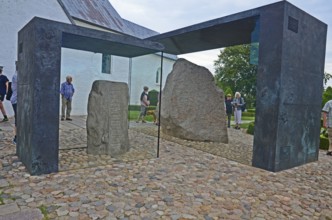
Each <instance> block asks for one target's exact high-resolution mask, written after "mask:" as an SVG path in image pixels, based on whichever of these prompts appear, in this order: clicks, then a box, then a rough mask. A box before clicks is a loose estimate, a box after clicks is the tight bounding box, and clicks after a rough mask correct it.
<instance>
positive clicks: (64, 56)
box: [59, 48, 129, 115]
mask: <svg viewBox="0 0 332 220" xmlns="http://www.w3.org/2000/svg"><path fill="white" fill-rule="evenodd" d="M111 63H112V65H111V74H105V73H102V71H101V69H102V54H100V53H93V52H87V51H80V50H73V49H68V48H62V49H61V83H62V82H65V81H66V76H67V75H71V76H72V77H73V85H74V88H75V94H74V97H73V103H72V115H87V105H88V98H89V93H90V91H91V88H92V83H93V82H94V81H95V80H110V81H115V82H126V83H127V82H128V73H129V58H125V57H116V56H112V58H111ZM59 90H60V88H59ZM60 109H61V105H60Z"/></svg>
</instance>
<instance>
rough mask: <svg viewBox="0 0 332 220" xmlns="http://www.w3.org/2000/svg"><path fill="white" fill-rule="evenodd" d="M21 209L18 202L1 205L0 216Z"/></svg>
mask: <svg viewBox="0 0 332 220" xmlns="http://www.w3.org/2000/svg"><path fill="white" fill-rule="evenodd" d="M19 211H20V209H19V207H18V206H17V204H16V203H10V204H5V205H0V216H6V215H9V214H12V213H15V212H19Z"/></svg>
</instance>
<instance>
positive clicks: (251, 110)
mask: <svg viewBox="0 0 332 220" xmlns="http://www.w3.org/2000/svg"><path fill="white" fill-rule="evenodd" d="M247 112H251V113H256V109H254V108H250V109H247Z"/></svg>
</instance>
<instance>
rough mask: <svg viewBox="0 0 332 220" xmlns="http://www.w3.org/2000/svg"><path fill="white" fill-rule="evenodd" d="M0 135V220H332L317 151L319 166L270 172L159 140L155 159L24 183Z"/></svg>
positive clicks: (331, 167) (329, 187)
mask: <svg viewBox="0 0 332 220" xmlns="http://www.w3.org/2000/svg"><path fill="white" fill-rule="evenodd" d="M151 127H152V126H151ZM0 128H1V129H3V130H4V131H0V152H1V153H0V220H2V219H42V218H44V219H128V220H131V219H179V220H180V219H181V220H184V219H206V220H208V219H257V220H258V219H329V217H330V218H331V217H332V172H331V171H332V158H331V157H329V156H326V155H325V152H323V151H321V152H320V155H319V161H318V162H314V163H310V164H306V165H304V166H300V167H296V168H293V169H289V170H287V171H282V172H278V173H271V172H267V171H264V170H261V169H257V168H254V167H251V166H248V165H245V164H243V163H239V162H236V161H231V160H228V159H225V158H223V157H221V156H216V155H214V154H210V153H206V152H203V151H201V150H197V149H195V148H200V147H195V146H192V145H197V144H198V143H193V142H190V145H191V147H188V145H187V144H183V143H181V141H174V140H173V141H170V140H169V138H164V139H163V140H162V141H161V146H160V158H149V159H141V160H134V161H127V162H126V161H125V160H114V161H113V162H112V163H110V164H107V165H102V166H97V167H90V168H85V169H76V170H68V171H63V172H59V173H53V174H48V175H42V176H30V175H29V174H28V173H27V171H26V169H25V167H24V166H23V165H22V163H21V162H20V161H19V160H18V158H17V157H16V156H15V146H14V145H13V144H12V143H11V138H12V133H11V131H10V129H7V128H6V126H3V124H0ZM135 129H138V127H136V128H134V129H133V132H132V134H133V136H134V137H136V140H139V139H140V138H143V139H144V138H146V137H149V138H150V139H151V141H154V140H155V137H154V136H151V135H148V133H149V132H150V131H151V129H154V128H151V129H150V128H147V129H145V130H144V129H143V132H144V133H139V132H138V131H137V130H135ZM231 132H232V131H230V133H231ZM142 134H143V135H142ZM240 134H241V133H238V134H236V135H240ZM230 135H231V134H230ZM60 139H61V138H60ZM237 143H238V144H239V145H240V146H238V147H240V149H241V147H243V146H244V145H242V143H241V141H239V142H237ZM243 144H244V143H243ZM238 147H234V149H238ZM244 148H245V147H244ZM77 149H80V148H76V150H77ZM67 151H70V150H67ZM228 151H230V150H227V152H228ZM60 154H61V152H60ZM234 158H236V157H234ZM240 160H241V159H240ZM73 164H74V163H73Z"/></svg>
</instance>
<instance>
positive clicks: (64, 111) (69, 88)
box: [60, 76, 75, 121]
mask: <svg viewBox="0 0 332 220" xmlns="http://www.w3.org/2000/svg"><path fill="white" fill-rule="evenodd" d="M72 81H73V78H72V77H71V76H67V77H66V82H64V83H62V84H61V90H60V94H61V100H62V108H61V121H63V120H65V119H66V120H68V121H72V119H71V118H70V112H71V107H72V106H71V103H72V99H73V95H74V92H75V89H74V85H73V83H72Z"/></svg>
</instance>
